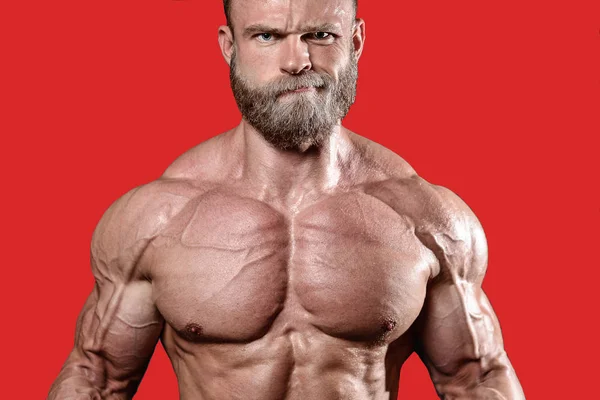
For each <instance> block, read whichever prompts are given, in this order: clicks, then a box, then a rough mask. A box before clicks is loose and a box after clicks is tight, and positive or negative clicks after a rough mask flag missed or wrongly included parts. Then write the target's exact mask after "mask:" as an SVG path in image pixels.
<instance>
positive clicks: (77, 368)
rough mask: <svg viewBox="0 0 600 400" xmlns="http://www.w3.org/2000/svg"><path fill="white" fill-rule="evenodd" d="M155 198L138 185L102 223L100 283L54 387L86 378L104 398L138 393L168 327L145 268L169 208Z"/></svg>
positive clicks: (95, 252)
mask: <svg viewBox="0 0 600 400" xmlns="http://www.w3.org/2000/svg"><path fill="white" fill-rule="evenodd" d="M155 200H156V199H155V198H153V196H152V194H151V193H149V192H148V191H147V190H145V189H141V190H140V189H136V190H134V191H132V192H130V193H128V194H126V195H125V196H124V197H123V198H121V199H119V200H118V201H117V202H116V203H115V204H113V205H112V206H111V207H110V208H109V210H108V211H107V212H106V213H105V215H104V216H103V217H102V219H101V221H100V223H99V224H98V226H97V228H96V230H95V232H94V235H93V239H92V248H91V264H92V271H93V274H94V278H95V285H94V288H93V291H92V293H91V294H90V296H89V297H88V299H87V301H86V303H85V305H84V307H83V310H82V311H81V313H80V315H79V318H78V321H77V327H76V336H75V347H74V349H73V351H72V353H71V355H70V356H69V359H68V360H67V363H66V364H65V366H64V368H63V371H62V372H61V375H60V376H59V379H58V381H59V382H58V383H57V384H55V387H56V388H55V390H59V389H58V388H60V387H61V386H62V387H71V386H73V387H76V386H77V384H74V385H70V384H68V382H66V383H65V381H68V380H72V381H77V382H80V381H83V380H85V381H86V382H87V385H88V386H91V387H93V388H94V390H95V391H93V392H90V394H92V395H96V396H97V395H98V394H99V395H100V396H101V397H102V398H105V397H110V396H114V397H116V398H131V397H132V396H133V394H134V393H135V392H136V390H137V387H138V385H139V382H140V380H141V378H142V376H143V374H144V372H145V370H146V368H147V365H148V362H149V360H150V357H151V356H152V353H153V351H154V348H155V346H156V343H157V341H158V338H159V336H160V333H161V331H162V327H163V319H162V317H161V316H160V314H159V312H158V310H157V308H156V306H155V305H154V302H153V297H152V285H151V283H150V282H149V281H148V280H146V279H145V277H144V274H143V271H142V268H141V266H140V259H141V258H142V255H143V253H144V250H145V249H146V247H147V246H148V244H149V243H150V241H151V240H152V239H153V238H154V237H155V235H156V234H157V232H159V231H160V229H161V227H162V225H163V224H164V221H165V220H166V218H165V213H166V212H168V207H164V206H162V205H160V202H156V201H155ZM59 397H60V396H59ZM114 397H110V398H114ZM60 398H62V397H60ZM93 398H96V397H93Z"/></svg>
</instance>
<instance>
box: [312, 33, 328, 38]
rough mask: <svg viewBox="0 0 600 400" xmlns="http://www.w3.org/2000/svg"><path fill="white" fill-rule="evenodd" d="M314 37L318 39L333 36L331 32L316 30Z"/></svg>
mask: <svg viewBox="0 0 600 400" xmlns="http://www.w3.org/2000/svg"><path fill="white" fill-rule="evenodd" d="M313 37H314V38H315V39H317V40H324V39H329V38H330V37H331V33H327V32H315V33H313Z"/></svg>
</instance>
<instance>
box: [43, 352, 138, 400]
mask: <svg viewBox="0 0 600 400" xmlns="http://www.w3.org/2000/svg"><path fill="white" fill-rule="evenodd" d="M105 376H106V371H104V369H103V368H102V366H101V365H93V364H92V363H91V360H90V359H88V358H80V357H77V356H76V355H75V354H71V356H70V357H69V359H68V360H67V362H66V363H65V365H64V366H63V368H62V369H61V371H60V373H59V375H58V377H57V378H56V380H55V381H54V383H53V384H52V387H51V388H50V392H49V394H48V400H104V399H110V400H128V399H131V398H132V395H128V394H127V393H124V392H123V391H122V390H115V389H116V388H115V387H114V385H109V384H108V383H109V382H110V381H109V380H107V379H105V378H103V377H105ZM110 386H112V387H110Z"/></svg>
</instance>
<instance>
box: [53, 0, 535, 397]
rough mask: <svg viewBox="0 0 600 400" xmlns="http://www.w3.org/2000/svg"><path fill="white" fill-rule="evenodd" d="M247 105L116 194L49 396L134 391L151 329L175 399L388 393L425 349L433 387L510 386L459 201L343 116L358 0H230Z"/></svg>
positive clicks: (226, 48)
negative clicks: (151, 177) (218, 131)
mask: <svg viewBox="0 0 600 400" xmlns="http://www.w3.org/2000/svg"><path fill="white" fill-rule="evenodd" d="M225 10H226V14H227V20H228V25H227V26H222V27H220V29H219V43H220V45H221V49H222V53H223V56H224V57H225V60H226V61H227V62H228V63H229V65H230V67H231V85H232V88H233V92H234V95H235V98H236V101H237V104H238V106H239V108H240V110H241V112H242V115H243V119H242V121H241V123H240V125H239V126H237V127H236V128H235V129H233V130H231V131H229V132H226V133H224V134H222V135H219V136H217V137H215V138H213V139H211V140H209V141H207V142H205V143H203V144H201V145H199V146H197V147H196V148H194V149H192V150H190V151H189V152H187V153H185V154H184V155H183V156H181V157H180V158H179V159H178V160H177V161H175V162H174V163H173V165H171V166H170V167H169V168H168V169H167V171H166V172H165V174H164V175H163V176H162V177H161V178H160V179H159V180H157V181H155V182H152V183H150V184H148V185H145V186H142V187H139V188H137V189H135V190H133V191H131V192H130V193H128V194H126V195H125V196H123V198H121V199H120V200H118V201H117V202H116V203H115V204H114V205H112V206H111V207H110V209H109V210H108V211H107V212H106V214H105V215H104V216H103V218H102V220H101V221H100V223H99V225H98V227H97V229H96V231H95V233H94V236H93V240H92V257H91V258H92V269H93V273H94V277H95V279H96V285H95V287H94V289H93V291H92V293H91V295H90V297H89V298H88V300H87V302H86V304H85V306H84V308H83V311H82V312H81V315H80V317H79V320H78V323H77V334H76V340H75V347H74V349H73V351H72V353H71V354H70V356H69V358H68V360H67V361H66V363H65V365H64V367H63V369H62V370H61V372H60V375H59V376H58V378H57V380H56V382H55V383H54V385H53V386H52V389H51V391H50V396H49V398H50V399H61V400H65V399H73V400H75V399H128V398H131V397H132V396H133V395H134V393H135V392H136V389H137V387H138V384H139V383H140V380H141V379H142V376H143V374H144V371H145V369H146V367H147V365H148V362H149V360H150V357H151V356H152V353H153V350H154V348H155V345H156V343H157V341H158V340H159V339H160V340H161V341H162V343H163V345H164V348H165V349H166V351H167V353H168V355H169V357H170V359H171V361H172V363H173V367H174V369H175V372H176V375H177V379H178V382H179V390H180V397H181V399H186V400H195V399H198V400H233V399H249V400H279V399H289V400H292V399H294V400H311V399H314V400H326V399H344V400H351V399H355V400H366V399H372V400H383V399H386V400H387V399H396V397H397V392H398V379H399V374H400V368H401V366H402V364H403V363H404V361H405V360H406V359H407V358H408V356H409V355H410V354H411V353H412V352H413V351H415V352H417V353H418V354H419V356H420V357H421V359H422V360H423V361H424V363H425V364H426V366H427V368H428V369H429V372H430V374H431V378H432V380H433V382H434V384H435V387H436V390H437V392H438V393H439V395H440V397H441V398H444V399H522V398H524V396H523V392H522V390H521V387H520V384H519V382H518V380H517V378H516V376H515V373H514V371H513V368H512V367H511V364H510V362H509V360H508V358H507V355H506V352H505V351H504V349H503V343H502V337H501V332H500V328H499V325H498V321H497V319H496V317H495V315H494V312H493V310H492V307H491V306H490V303H489V302H488V300H487V298H486V296H485V294H484V293H483V291H482V289H481V283H482V279H483V276H484V273H485V269H486V259H487V250H486V241H485V237H484V234H483V232H482V229H481V226H480V224H479V222H478V221H477V219H476V218H475V216H474V215H473V213H472V212H471V211H470V210H469V208H468V207H467V206H466V205H465V204H464V203H463V202H462V201H461V200H460V199H459V198H458V197H457V196H456V195H454V194H453V193H451V192H450V191H448V190H446V189H444V188H441V187H439V186H434V185H431V184H429V183H427V182H426V181H424V180H423V179H421V178H419V177H418V176H417V175H416V173H415V171H414V170H413V169H412V168H411V167H410V166H409V165H407V164H406V162H404V161H403V160H402V159H401V158H399V157H398V156H397V155H395V154H393V153H392V152H390V151H388V150H386V149H385V148H382V147H381V146H379V145H377V144H375V143H373V142H371V141H369V140H367V139H365V138H362V137H360V136H358V135H356V134H354V133H352V132H350V131H348V130H347V129H345V128H344V127H342V126H341V122H340V121H341V120H342V118H343V117H344V116H345V115H346V113H347V111H348V109H349V107H350V106H351V104H352V103H353V101H354V95H355V88H356V78H357V60H358V59H359V57H360V55H361V52H362V50H363V44H364V39H365V24H364V22H363V21H362V20H361V19H356V2H355V1H352V0H225Z"/></svg>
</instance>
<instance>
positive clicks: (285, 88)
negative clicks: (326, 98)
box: [262, 71, 333, 96]
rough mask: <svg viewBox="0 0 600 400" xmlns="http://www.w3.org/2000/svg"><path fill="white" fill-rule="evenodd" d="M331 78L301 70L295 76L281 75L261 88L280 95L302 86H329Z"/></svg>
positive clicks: (271, 93)
mask: <svg viewBox="0 0 600 400" xmlns="http://www.w3.org/2000/svg"><path fill="white" fill-rule="evenodd" d="M332 81H333V79H331V77H329V76H326V75H321V74H319V73H317V72H310V71H309V72H303V73H302V74H299V75H296V76H283V77H280V78H277V79H276V80H274V81H272V82H269V83H268V84H266V85H265V86H264V87H263V88H262V89H263V90H264V91H265V92H266V93H268V94H270V95H273V96H280V95H282V94H284V93H286V92H290V91H293V90H298V89H302V88H309V87H314V88H317V89H320V88H326V87H328V86H330V84H331V83H332Z"/></svg>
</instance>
